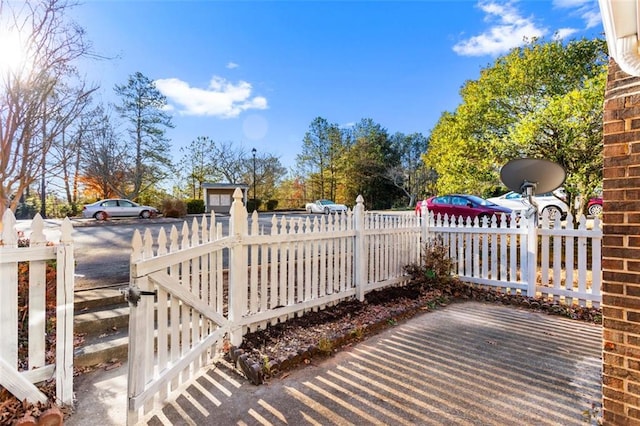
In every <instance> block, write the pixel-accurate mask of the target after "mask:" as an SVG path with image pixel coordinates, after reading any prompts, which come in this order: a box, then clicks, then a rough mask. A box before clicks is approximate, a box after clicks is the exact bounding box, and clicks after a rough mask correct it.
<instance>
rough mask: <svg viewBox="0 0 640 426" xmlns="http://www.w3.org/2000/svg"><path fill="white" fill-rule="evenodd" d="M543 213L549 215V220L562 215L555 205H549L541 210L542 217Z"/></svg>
mask: <svg viewBox="0 0 640 426" xmlns="http://www.w3.org/2000/svg"><path fill="white" fill-rule="evenodd" d="M545 214H548V215H549V220H556V217H562V210H560V209H559V208H558V207H556V206H549V207H545V208H544V209H543V210H542V217H544V215H545Z"/></svg>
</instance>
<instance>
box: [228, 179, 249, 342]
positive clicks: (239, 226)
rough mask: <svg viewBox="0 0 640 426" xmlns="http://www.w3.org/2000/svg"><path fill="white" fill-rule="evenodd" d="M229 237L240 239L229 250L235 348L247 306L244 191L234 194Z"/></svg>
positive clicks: (232, 328)
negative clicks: (243, 241)
mask: <svg viewBox="0 0 640 426" xmlns="http://www.w3.org/2000/svg"><path fill="white" fill-rule="evenodd" d="M229 213H230V215H231V217H230V218H229V235H230V236H235V237H237V238H238V241H237V242H235V243H234V244H233V246H232V247H231V249H230V250H229V322H230V323H231V331H230V336H229V337H230V340H231V344H232V345H234V346H240V345H241V344H242V326H241V325H239V323H240V320H241V319H242V315H243V314H244V309H246V306H247V286H248V274H247V266H248V265H247V252H246V250H245V248H244V246H243V243H242V240H243V237H244V236H245V235H246V234H247V228H248V227H247V218H248V214H247V209H246V207H245V206H244V204H243V203H242V190H240V188H236V190H235V191H234V192H233V203H232V204H231V210H230V211H229Z"/></svg>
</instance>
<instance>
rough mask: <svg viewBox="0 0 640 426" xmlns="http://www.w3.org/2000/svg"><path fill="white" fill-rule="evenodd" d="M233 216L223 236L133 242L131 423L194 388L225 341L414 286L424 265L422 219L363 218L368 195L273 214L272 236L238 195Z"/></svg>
mask: <svg viewBox="0 0 640 426" xmlns="http://www.w3.org/2000/svg"><path fill="white" fill-rule="evenodd" d="M230 215H231V217H230V220H229V234H228V235H226V236H224V235H222V232H221V229H222V228H221V227H219V226H218V225H217V224H216V223H215V216H212V219H211V224H210V225H209V224H208V223H207V219H206V217H203V219H202V221H201V223H198V221H197V220H195V219H194V221H193V222H192V225H191V226H188V225H187V224H186V223H185V224H184V225H183V227H182V231H181V232H180V233H179V232H178V231H177V229H176V228H175V227H174V228H173V229H172V230H171V231H170V232H169V238H167V233H166V232H165V230H164V229H161V230H160V232H159V234H158V236H157V238H155V239H154V238H153V236H152V235H151V234H150V232H149V231H148V230H147V232H145V234H144V237H142V236H140V234H136V235H135V236H134V241H133V254H132V258H131V284H132V288H133V291H132V293H131V294H132V295H133V296H134V298H136V300H137V305H131V311H130V316H129V318H130V320H129V337H130V344H129V360H130V362H129V409H128V418H127V422H128V423H129V424H135V423H136V422H137V421H138V419H139V418H140V415H141V414H143V415H144V414H145V413H147V412H149V411H150V410H151V409H152V408H153V407H154V404H155V403H156V402H162V401H163V400H165V399H166V397H167V396H168V395H169V394H170V392H171V391H173V390H175V389H176V388H177V387H178V386H179V385H180V384H184V383H188V382H189V380H191V379H192V377H193V376H194V375H195V374H196V373H197V371H198V368H199V367H200V366H203V365H206V364H208V363H210V362H211V360H212V358H213V357H214V356H215V355H216V353H217V352H219V348H220V346H221V345H222V344H224V341H223V339H228V341H227V343H228V344H232V345H236V346H238V345H240V344H241V342H242V336H243V335H244V334H245V333H247V332H250V331H253V330H257V329H259V328H262V327H266V326H267V325H268V324H275V323H277V322H279V321H284V320H286V319H287V318H291V317H293V316H296V315H303V314H304V313H305V312H307V311H309V310H317V309H323V308H324V307H326V306H331V305H333V304H336V303H338V302H340V301H342V300H345V299H349V298H352V297H357V298H358V299H360V300H364V296H365V294H366V293H367V292H368V291H371V290H374V289H376V288H380V287H384V286H388V285H397V284H403V283H405V282H408V281H409V280H410V277H409V276H408V275H407V274H406V273H405V272H404V269H403V267H404V266H405V265H406V264H407V263H412V262H418V261H419V259H420V252H421V247H420V228H419V227H417V223H418V221H417V218H415V217H413V216H409V215H394V216H393V217H391V216H380V215H371V214H365V211H364V205H363V199H362V197H358V199H357V204H356V206H355V208H354V209H353V211H349V212H348V213H346V214H338V215H330V216H315V217H314V218H313V219H310V218H309V217H304V218H286V217H281V218H277V217H276V216H275V215H274V216H273V217H272V219H271V232H270V233H269V234H268V235H266V234H264V233H263V230H262V228H261V226H260V223H259V216H258V214H257V213H256V212H254V213H253V215H251V217H250V218H249V215H248V213H247V211H246V209H245V207H244V205H243V203H242V192H241V191H240V190H236V192H235V193H234V202H233V204H232V207H231V211H230ZM225 262H226V263H227V264H228V276H227V270H226V269H225V268H224V263H225ZM145 292H147V293H148V294H155V295H156V296H155V298H154V297H145V296H144V293H145ZM138 294H140V295H141V296H140V297H139V300H138V298H137V295H138ZM154 311H157V320H156V319H155V317H154ZM154 339H155V340H156V341H157V345H156V344H154ZM154 347H155V348H157V349H156V350H155V351H154V349H153V348H154ZM141 412H142V413H141Z"/></svg>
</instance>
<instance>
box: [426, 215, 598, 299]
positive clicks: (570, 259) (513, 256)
mask: <svg viewBox="0 0 640 426" xmlns="http://www.w3.org/2000/svg"><path fill="white" fill-rule="evenodd" d="M423 220H424V222H423V223H424V224H425V228H424V234H425V238H426V239H431V240H433V239H438V240H440V241H441V242H442V244H444V245H445V246H446V247H448V249H449V255H450V258H451V260H452V261H453V265H454V270H453V273H454V274H455V275H457V276H458V277H459V278H460V280H462V281H463V282H468V283H470V284H474V285H480V286H489V287H492V288H494V289H497V290H500V291H502V292H506V293H519V294H522V295H525V296H529V297H538V298H542V299H544V300H549V301H554V302H560V303H564V304H578V305H581V306H594V307H598V306H599V304H600V302H601V300H602V296H601V294H600V285H601V282H602V270H601V245H602V229H601V224H600V220H599V219H598V218H594V219H593V220H592V222H591V226H589V227H588V226H587V219H586V218H585V217H584V216H581V217H580V219H579V221H578V224H577V225H578V227H577V229H574V227H575V226H574V225H575V224H574V218H573V216H571V215H568V216H567V218H566V220H565V221H564V222H563V221H561V220H560V218H556V219H555V220H553V221H551V220H549V218H548V217H547V216H546V215H545V216H544V217H543V218H542V220H541V223H540V225H539V226H538V225H537V224H536V221H535V220H534V218H531V219H529V220H525V219H524V218H518V217H517V216H515V215H512V216H511V217H507V216H503V217H502V218H501V220H499V221H498V220H497V218H495V217H494V218H493V221H492V222H490V223H487V224H485V225H484V226H483V225H482V224H480V223H478V222H477V221H476V222H473V221H471V220H470V219H468V220H466V221H458V220H456V218H448V217H446V216H445V217H440V216H438V217H435V216H434V215H433V214H432V213H430V214H429V215H428V216H427V217H424V218H423Z"/></svg>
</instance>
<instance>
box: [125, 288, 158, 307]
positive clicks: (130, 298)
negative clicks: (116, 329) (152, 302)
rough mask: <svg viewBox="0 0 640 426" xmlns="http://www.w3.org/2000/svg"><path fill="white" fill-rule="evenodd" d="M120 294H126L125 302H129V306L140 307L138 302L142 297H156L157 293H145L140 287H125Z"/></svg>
mask: <svg viewBox="0 0 640 426" xmlns="http://www.w3.org/2000/svg"><path fill="white" fill-rule="evenodd" d="M120 292H121V293H122V294H124V300H126V301H127V302H129V305H133V306H138V302H139V301H140V297H142V296H155V295H156V294H157V292H155V291H144V290H140V289H139V288H138V287H125V288H121V289H120Z"/></svg>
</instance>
